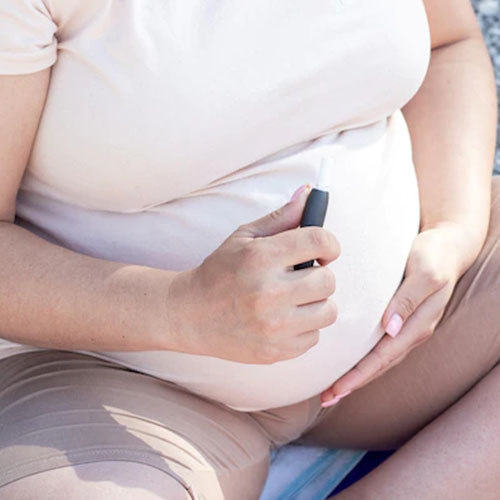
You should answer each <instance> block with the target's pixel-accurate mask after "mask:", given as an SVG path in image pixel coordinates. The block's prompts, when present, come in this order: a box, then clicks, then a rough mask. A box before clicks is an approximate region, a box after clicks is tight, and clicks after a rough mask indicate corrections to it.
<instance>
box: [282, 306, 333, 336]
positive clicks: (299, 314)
mask: <svg viewBox="0 0 500 500" xmlns="http://www.w3.org/2000/svg"><path fill="white" fill-rule="evenodd" d="M337 316H338V309H337V305H336V304H335V302H333V301H332V300H330V299H327V300H322V301H319V302H313V303H312V304H306V305H303V306H297V307H295V308H294V310H293V312H292V314H291V316H290V318H289V321H290V328H291V329H293V330H294V331H300V332H307V331H309V330H320V329H321V328H326V327H327V326H329V325H331V324H333V323H335V321H337Z"/></svg>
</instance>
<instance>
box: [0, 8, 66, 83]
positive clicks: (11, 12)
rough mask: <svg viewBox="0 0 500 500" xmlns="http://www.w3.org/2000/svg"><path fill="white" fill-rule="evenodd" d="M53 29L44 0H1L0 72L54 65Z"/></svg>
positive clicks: (30, 69)
mask: <svg viewBox="0 0 500 500" xmlns="http://www.w3.org/2000/svg"><path fill="white" fill-rule="evenodd" d="M56 31H57V26H56V24H55V22H54V21H53V19H52V17H51V15H50V11H49V9H48V8H47V5H46V3H45V0H0V74H4V75H14V74H22V73H34V72H35V71H40V70H42V69H44V68H47V67H48V66H51V65H52V64H54V63H55V62H56V59H57V39H56Z"/></svg>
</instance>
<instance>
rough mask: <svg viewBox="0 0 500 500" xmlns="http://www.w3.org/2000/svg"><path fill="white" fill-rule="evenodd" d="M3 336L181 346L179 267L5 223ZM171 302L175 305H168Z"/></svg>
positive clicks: (74, 344) (45, 343)
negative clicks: (176, 296)
mask: <svg viewBox="0 0 500 500" xmlns="http://www.w3.org/2000/svg"><path fill="white" fill-rule="evenodd" d="M0 262H1V266H0V337H2V338H4V339H7V340H11V341H13V342H19V343H23V344H29V345H35V346H39V347H47V348H55V349H79V350H95V351H98V350H104V351H106V350H107V351H141V350H155V349H171V350H177V339H176V338H175V333H174V332H172V331H169V321H168V319H169V318H168V316H169V315H168V311H169V310H173V307H174V305H173V304H169V303H168V301H169V296H168V291H169V290H168V289H169V284H170V283H171V281H172V279H173V277H174V276H175V275H176V274H177V273H176V272H172V271H166V270H159V269H153V268H149V267H143V266H137V265H127V264H123V263H117V262H110V261H107V260H101V259H96V258H93V257H89V256H85V255H82V254H79V253H75V252H72V251H70V250H67V249H65V248H62V247H59V246H57V245H53V244H51V243H49V242H47V241H45V240H43V239H42V238H39V237H38V236H35V235H34V234H32V233H30V232H29V231H27V230H25V229H23V228H21V227H19V226H15V225H14V224H11V223H7V222H4V223H0ZM170 306H172V307H170Z"/></svg>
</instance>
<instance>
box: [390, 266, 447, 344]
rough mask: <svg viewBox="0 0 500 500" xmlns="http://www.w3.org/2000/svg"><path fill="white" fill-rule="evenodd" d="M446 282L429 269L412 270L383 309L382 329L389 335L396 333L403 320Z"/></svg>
mask: <svg viewBox="0 0 500 500" xmlns="http://www.w3.org/2000/svg"><path fill="white" fill-rule="evenodd" d="M446 283H447V281H446V280H444V279H443V278H442V277H441V276H440V275H438V274H437V273H436V272H433V271H430V270H429V271H419V272H414V273H411V274H409V275H408V276H407V277H405V279H404V280H403V282H402V284H401V285H400V287H399V288H398V290H397V291H396V293H395V294H394V296H393V297H392V299H391V301H390V302H389V304H388V305H387V308H386V310H385V311H384V315H383V317H382V326H383V328H384V331H386V332H387V333H388V334H389V335H390V336H391V337H395V336H396V335H398V334H399V332H400V331H401V328H402V326H403V324H404V323H405V321H406V320H407V319H408V318H409V317H410V316H411V315H412V314H413V313H414V312H415V311H416V310H417V309H418V308H419V306H420V305H421V304H422V303H423V302H424V301H425V300H426V299H427V298H428V297H429V296H431V295H432V294H433V293H435V292H437V291H438V290H440V289H441V288H443V286H445V285H446Z"/></svg>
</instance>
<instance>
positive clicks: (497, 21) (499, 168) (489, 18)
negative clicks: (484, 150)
mask: <svg viewBox="0 0 500 500" xmlns="http://www.w3.org/2000/svg"><path fill="white" fill-rule="evenodd" d="M472 4H473V6H474V10H475V11H476V15H477V18H478V20H479V23H480V24H481V27H482V29H483V34H484V37H485V39H486V43H487V44H488V48H489V50H490V55H491V59H492V61H493V64H494V66H495V74H496V80H497V89H499V93H500V0H472ZM495 174H500V126H499V128H498V131H497V154H496V159H495Z"/></svg>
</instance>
